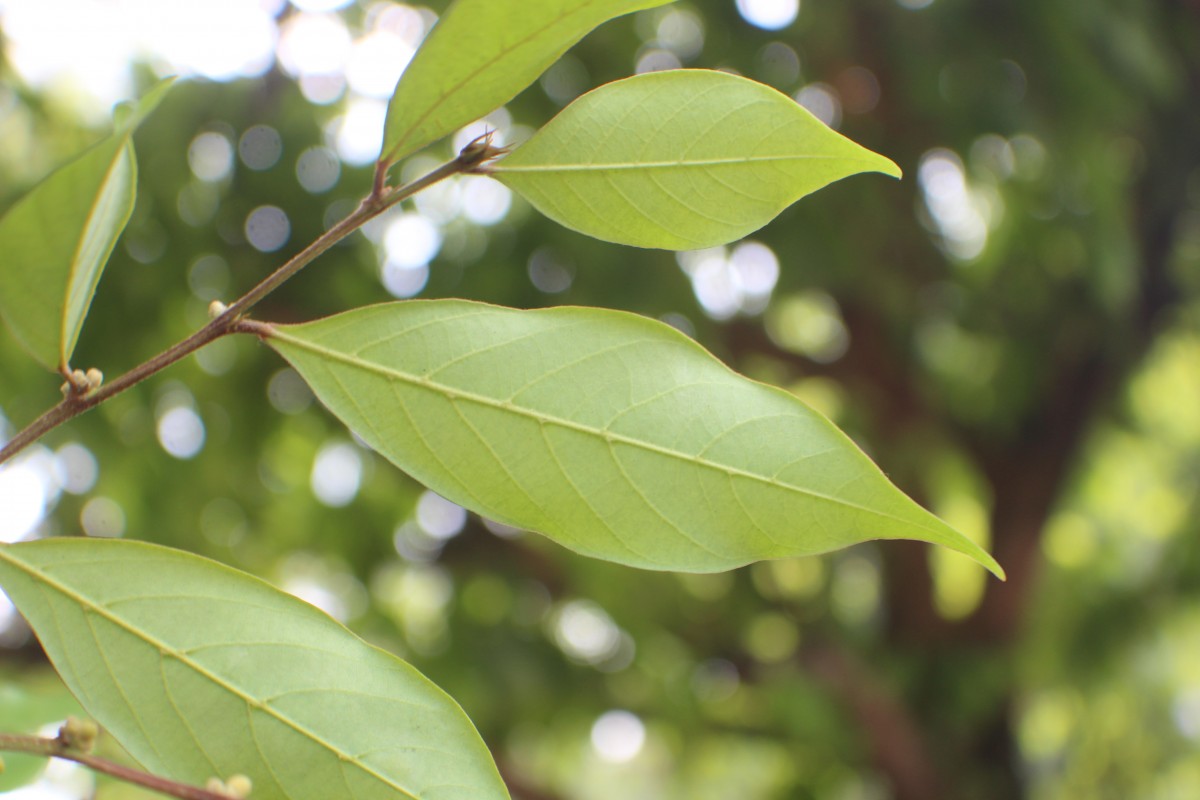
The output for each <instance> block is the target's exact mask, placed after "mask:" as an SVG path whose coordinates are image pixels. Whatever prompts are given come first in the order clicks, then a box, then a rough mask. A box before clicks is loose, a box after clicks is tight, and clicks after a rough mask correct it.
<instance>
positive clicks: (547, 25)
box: [381, 0, 670, 164]
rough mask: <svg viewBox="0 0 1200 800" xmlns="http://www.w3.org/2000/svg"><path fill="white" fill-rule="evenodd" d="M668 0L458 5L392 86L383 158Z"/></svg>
mask: <svg viewBox="0 0 1200 800" xmlns="http://www.w3.org/2000/svg"><path fill="white" fill-rule="evenodd" d="M667 2H670V0H457V2H455V3H453V4H452V5H451V6H450V8H448V9H447V10H446V12H445V13H444V14H442V17H441V19H440V20H439V21H438V24H437V26H436V27H435V28H434V29H433V32H432V33H430V34H429V38H428V39H426V40H425V42H424V43H423V44H422V45H421V48H420V49H419V50H418V51H417V54H416V55H415V56H414V57H413V60H412V62H411V63H410V64H409V65H408V67H407V69H405V70H404V74H403V75H401V76H400V81H399V83H397V84H396V91H395V93H394V94H393V95H392V99H391V100H390V101H389V102H388V112H387V123H386V125H385V126H384V136H383V152H382V156H381V160H382V161H385V162H386V163H388V164H392V163H395V162H396V161H398V160H400V159H401V158H404V157H405V156H406V155H408V154H410V153H414V152H416V151H417V150H420V149H421V148H422V147H425V146H426V145H429V144H432V143H433V142H436V141H437V140H438V139H441V138H442V137H444V136H446V135H448V134H450V133H453V132H454V131H456V130H457V129H459V128H461V127H462V126H463V125H466V124H467V123H469V122H473V121H475V120H476V119H478V118H480V117H482V116H483V115H485V114H487V113H488V112H489V111H492V110H494V109H496V108H498V107H499V106H501V105H503V104H505V103H507V102H508V101H509V100H511V99H513V98H514V97H516V96H517V94H518V93H519V92H521V90H523V89H524V88H525V87H527V86H529V84H531V83H533V82H534V81H535V80H537V79H538V76H539V75H541V74H542V73H543V72H545V71H546V69H547V68H548V67H549V66H550V65H551V64H553V63H554V62H555V61H557V60H558V57H559V56H561V55H562V54H563V53H565V52H566V51H567V49H568V48H570V47H571V46H572V45H573V44H575V43H576V42H578V41H579V40H580V39H582V38H583V37H584V36H585V35H587V33H588V32H589V31H591V30H592V29H593V28H595V27H596V26H598V25H600V24H601V23H603V22H607V21H608V20H610V19H612V18H613V17H619V16H621V15H622V14H628V13H630V12H631V11H638V10H641V9H644V8H652V7H654V6H661V5H663V4H665V3H667Z"/></svg>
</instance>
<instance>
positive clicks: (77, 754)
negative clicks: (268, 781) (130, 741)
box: [0, 733, 231, 800]
mask: <svg viewBox="0 0 1200 800" xmlns="http://www.w3.org/2000/svg"><path fill="white" fill-rule="evenodd" d="M0 750H6V751H8V752H12V753H26V754H28V755H34V756H45V757H47V758H61V759H65V760H67V761H74V762H75V763H77V764H83V765H84V766H85V767H87V768H89V769H92V770H95V771H96V772H103V773H104V774H105V775H111V776H112V777H114V778H117V779H119V780H122V781H125V782H126V783H133V784H137V785H138V786H144V787H145V788H147V789H150V790H151V791H155V792H159V793H161V794H165V795H169V796H171V797H178V798H179V800H231V797H230V796H229V795H225V794H221V793H219V792H211V791H209V790H208V789H202V788H201V787H199V786H192V785H191V784H187V783H179V782H178V781H173V780H170V779H169V778H163V777H160V776H158V775H151V774H150V773H148V772H142V771H141V770H137V769H134V768H132V767H127V766H125V765H123V764H118V763H116V762H115V761H109V760H108V759H106V758H100V757H99V756H94V755H91V754H90V753H84V752H82V751H79V750H74V749H72V748H70V747H69V746H68V745H67V744H66V742H64V741H63V740H62V739H61V738H58V739H48V738H45V737H41V736H22V735H19V734H13V733H0Z"/></svg>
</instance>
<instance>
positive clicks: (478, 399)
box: [268, 326, 945, 540]
mask: <svg viewBox="0 0 1200 800" xmlns="http://www.w3.org/2000/svg"><path fill="white" fill-rule="evenodd" d="M268 339H280V340H282V341H284V342H287V343H288V344H291V345H294V346H296V347H298V348H300V349H302V350H308V351H309V352H311V353H314V354H316V355H319V356H323V357H325V358H328V359H330V360H332V361H339V362H341V363H343V364H346V365H348V366H352V367H357V368H359V369H362V370H365V371H367V372H373V373H375V374H377V375H380V376H383V377H384V378H390V379H395V380H399V381H402V382H405V383H408V384H410V385H414V386H420V387H423V388H425V389H428V390H430V391H433V392H437V393H440V394H442V395H444V396H446V397H447V398H449V399H460V400H467V401H469V402H474V403H477V404H479V405H482V406H486V407H489V408H493V409H497V410H500V411H505V412H509V413H512V414H516V415H518V416H523V417H526V418H528V419H532V420H535V421H537V422H538V423H540V424H551V425H558V426H560V427H563V428H566V429H568V430H573V431H576V432H578V433H582V434H584V435H587V436H591V437H593V438H597V439H602V440H604V441H605V442H606V443H607V444H608V445H609V446H610V447H611V446H612V444H613V443H620V444H625V445H629V446H630V447H634V448H638V449H641V450H645V451H648V452H652V453H657V454H659V455H663V456H667V457H668V458H673V459H676V460H679V461H683V462H685V463H688V464H693V465H696V466H701V467H707V468H709V469H714V470H716V471H718V472H722V473H724V474H726V475H730V476H737V477H742V478H746V479H748V480H752V481H756V482H758V483H762V484H766V485H767V486H771V487H774V488H777V489H781V490H784V491H793V492H798V493H799V494H803V495H807V496H809V497H811V498H813V499H814V500H822V501H825V502H827V503H833V504H834V505H839V506H844V507H846V508H850V509H854V510H856V511H860V512H863V513H866V514H870V515H873V516H876V517H881V518H883V519H887V520H892V521H894V522H898V523H900V524H902V525H910V526H913V527H915V528H920V529H922V530H925V531H929V532H930V533H931V534H933V535H934V536H936V537H937V538H938V539H939V540H941V539H944V538H945V532H944V531H940V530H937V529H936V528H931V527H929V526H927V525H923V524H921V523H918V522H914V521H912V520H908V519H904V518H901V517H897V516H895V515H894V514H887V513H885V512H882V511H878V510H876V509H873V508H868V507H866V506H863V505H859V504H858V503H853V502H850V501H849V500H844V499H841V498H838V497H834V496H832V495H828V494H824V493H823V492H817V491H814V490H812V489H806V488H804V487H800V486H794V485H792V484H789V483H782V482H780V481H778V480H775V479H773V478H768V477H766V476H763V475H758V474H756V473H753V472H748V471H746V470H743V469H739V468H737V467H732V466H729V465H727V464H721V463H719V462H716V461H712V460H709V459H706V458H702V457H699V456H692V455H688V454H687V453H683V452H680V451H678V450H673V449H671V448H669V447H663V446H662V445H658V444H654V443H652V442H646V441H643V440H641V439H634V438H633V437H631V436H625V435H624V434H620V433H613V432H611V431H602V430H599V429H597V428H594V427H590V426H587V425H583V424H581V423H578V422H575V421H573V420H568V419H563V418H561V417H556V416H553V415H550V414H544V413H541V412H539V411H535V410H534V409H531V408H526V407H524V406H518V405H515V404H514V403H511V402H504V401H501V400H497V399H496V398H493V397H488V396H487V395H481V394H478V393H476V392H470V391H466V390H464V389H457V388H454V387H451V386H447V385H445V384H442V383H438V382H437V381H432V380H430V379H428V378H423V377H420V376H418V375H412V374H409V373H406V372H402V371H400V370H398V369H394V368H391V367H387V366H385V365H382V364H378V363H376V362H373V361H367V360H365V359H362V358H359V357H358V356H354V355H350V354H348V353H344V352H341V351H339V350H332V349H330V348H328V347H324V346H322V345H319V344H317V343H316V342H312V341H309V340H306V339H302V338H298V337H295V336H291V335H289V334H287V333H284V332H283V330H282V329H281V326H272V332H271V334H270V336H269V337H268Z"/></svg>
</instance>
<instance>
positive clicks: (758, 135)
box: [494, 70, 900, 250]
mask: <svg viewBox="0 0 1200 800" xmlns="http://www.w3.org/2000/svg"><path fill="white" fill-rule="evenodd" d="M494 172H495V176H496V177H497V178H499V179H500V180H501V181H503V182H504V183H505V184H507V185H508V186H509V187H510V188H512V189H514V190H516V191H517V192H519V193H520V194H522V195H523V196H524V197H525V198H526V199H528V200H529V201H530V202H531V203H533V204H534V206H536V207H537V208H538V209H539V210H540V211H541V212H542V213H544V214H546V216H548V217H550V218H551V219H554V220H556V221H558V222H560V223H561V224H563V225H566V226H567V227H569V228H574V229H575V230H577V231H580V232H582V233H586V234H588V235H589V236H594V237H596V238H598V239H604V240H606V241H610V242H619V243H621V244H629V245H635V246H638V247H662V248H670V249H675V250H691V249H697V248H701V247H710V246H712V245H717V244H723V243H725V242H730V241H733V240H735V239H740V238H741V237H743V236H745V235H746V234H748V233H751V232H753V231H756V230H758V229H759V228H761V227H762V226H763V225H766V224H767V223H768V222H770V221H771V220H772V219H774V218H775V217H776V216H777V215H778V214H779V212H781V211H782V210H783V209H785V208H787V207H788V206H789V205H791V204H792V203H794V202H795V201H796V200H798V199H799V198H801V197H803V196H804V195H806V194H809V193H810V192H814V191H816V190H817V189H820V188H821V187H822V186H825V185H826V184H829V183H832V182H833V181H836V180H839V179H841V178H845V177H847V176H849V175H854V174H856V173H859V172H883V173H885V174H888V175H893V176H895V177H899V176H900V170H899V169H898V168H897V167H896V165H895V164H893V163H892V162H891V161H889V160H888V159H886V158H884V157H883V156H881V155H878V154H876V153H872V152H871V151H870V150H867V149H865V148H863V147H860V146H859V145H857V144H855V143H854V142H852V141H850V140H849V139H847V138H846V137H844V136H842V135H841V134H839V133H836V132H835V131H833V130H830V129H829V128H828V127H826V126H825V125H824V124H823V123H821V122H820V121H819V120H817V119H816V117H814V116H813V115H812V114H810V113H809V112H808V111H806V110H805V109H804V108H802V107H801V106H800V105H798V104H797V103H796V102H795V101H794V100H792V99H791V98H790V97H788V96H786V95H783V94H780V93H779V92H777V91H775V90H774V89H772V88H770V87H768V86H764V85H762V84H760V83H756V82H754V81H751V80H747V79H746V78H740V77H737V76H735V75H729V74H726V73H724V72H712V71H708V70H672V71H666V72H655V73H650V74H646V75H638V76H636V77H633V78H628V79H626V80H622V81H616V82H615V83H610V84H608V85H606V86H602V87H600V88H599V89H596V90H595V91H593V92H590V93H588V94H586V95H584V96H583V97H581V98H579V99H578V100H576V101H575V102H574V103H572V104H571V105H570V106H568V107H567V108H566V109H565V110H564V111H563V112H562V113H561V114H559V115H558V116H557V117H555V118H554V119H553V120H551V122H550V123H549V124H548V125H546V127H544V128H543V129H542V130H541V131H539V132H538V133H537V134H535V135H534V136H533V138H532V139H530V140H529V141H528V142H526V143H525V144H523V145H522V146H520V147H519V148H517V150H516V151H515V152H513V153H512V155H510V156H508V157H507V158H504V159H503V160H501V161H500V162H498V163H497V164H496V165H495V167H494Z"/></svg>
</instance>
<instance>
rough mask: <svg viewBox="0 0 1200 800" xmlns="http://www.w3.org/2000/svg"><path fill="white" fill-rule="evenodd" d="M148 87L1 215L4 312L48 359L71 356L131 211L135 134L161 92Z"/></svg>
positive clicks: (0, 300) (54, 364) (162, 87)
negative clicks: (100, 135) (113, 125)
mask: <svg viewBox="0 0 1200 800" xmlns="http://www.w3.org/2000/svg"><path fill="white" fill-rule="evenodd" d="M169 86H170V81H163V82H162V83H160V84H158V85H157V86H155V87H154V88H153V89H151V90H150V91H149V92H148V93H147V94H146V96H145V97H143V98H142V100H141V101H140V102H139V103H138V104H137V107H136V109H134V110H133V111H132V112H125V113H124V114H122V116H123V117H124V119H122V121H121V122H120V124H119V125H118V126H117V129H116V130H115V131H114V132H113V134H112V135H111V136H109V137H108V138H106V139H104V140H103V141H101V142H99V143H97V144H96V145H94V146H93V147H92V148H91V149H89V150H87V151H85V152H84V153H83V154H82V155H80V156H79V157H78V158H76V159H74V160H73V161H71V162H69V163H68V164H66V165H65V166H63V167H61V168H60V169H58V170H57V171H56V172H54V173H52V174H51V175H50V176H49V177H48V178H46V179H45V180H44V181H42V182H41V183H40V184H38V185H37V186H36V187H34V189H33V190H32V191H30V192H29V194H27V195H25V196H24V197H23V198H21V199H20V200H19V201H17V203H16V204H15V205H13V207H12V208H10V209H9V210H8V212H7V213H6V214H5V215H4V217H3V218H2V219H0V253H2V254H3V261H0V318H3V319H4V322H5V323H6V324H7V325H8V327H9V328H10V329H11V330H12V332H13V334H14V335H15V336H16V337H17V339H18V341H20V342H21V344H22V345H24V347H25V348H26V349H27V350H28V351H29V352H30V353H31V354H32V355H33V357H34V358H36V359H37V360H38V361H40V362H41V363H42V364H43V365H44V366H46V367H48V368H50V369H56V368H59V367H65V366H67V364H68V363H69V362H70V359H71V354H72V353H73V352H74V350H75V344H76V342H77V341H78V340H79V332H80V330H81V329H82V328H83V320H84V318H85V317H86V316H87V312H88V307H89V306H90V305H91V302H92V296H93V295H94V294H95V292H96V286H97V284H98V283H99V282H100V275H101V273H102V272H103V271H104V266H105V264H106V263H107V262H108V257H109V255H111V253H112V250H113V246H114V245H115V244H116V242H117V237H118V236H120V235H121V231H123V230H124V229H125V224H126V223H127V222H128V221H129V216H130V214H131V213H132V212H133V202H134V197H135V194H136V186H137V162H136V159H135V157H134V153H133V145H132V143H131V142H130V138H131V137H132V135H133V132H134V130H135V129H136V128H137V126H138V125H139V124H140V123H141V121H142V120H143V119H144V118H145V117H146V115H147V114H149V113H150V112H151V111H152V110H153V109H154V107H155V106H157V105H158V103H159V102H160V101H161V100H162V98H163V96H164V95H165V93H166V91H167V89H168V87H169Z"/></svg>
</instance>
